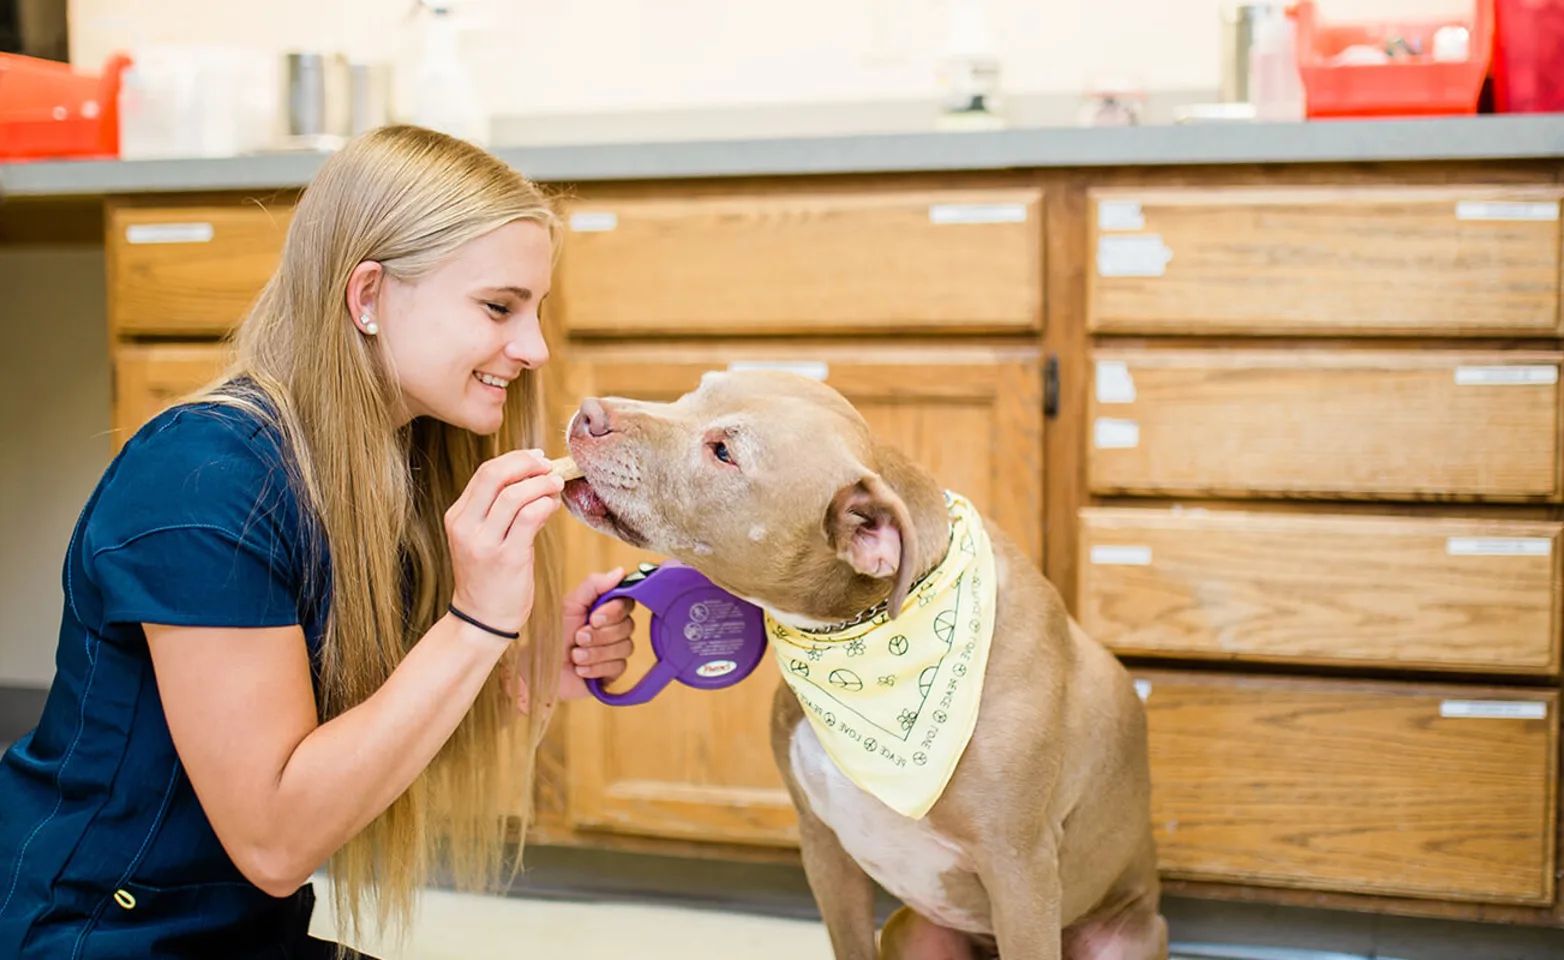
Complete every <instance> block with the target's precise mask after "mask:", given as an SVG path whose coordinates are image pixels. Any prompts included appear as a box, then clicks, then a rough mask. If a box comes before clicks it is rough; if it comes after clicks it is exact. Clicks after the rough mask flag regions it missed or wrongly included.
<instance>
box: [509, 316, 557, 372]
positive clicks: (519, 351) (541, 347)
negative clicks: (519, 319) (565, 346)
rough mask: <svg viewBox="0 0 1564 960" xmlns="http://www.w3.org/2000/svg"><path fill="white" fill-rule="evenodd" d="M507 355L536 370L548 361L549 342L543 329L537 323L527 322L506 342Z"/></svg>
mask: <svg viewBox="0 0 1564 960" xmlns="http://www.w3.org/2000/svg"><path fill="white" fill-rule="evenodd" d="M505 357H506V359H508V360H514V361H516V362H517V363H519V364H521V365H522V366H523V367H526V368H527V369H529V370H536V369H537V368H538V367H541V366H543V364H545V363H547V362H548V343H547V341H545V340H544V339H543V330H542V329H541V328H540V327H539V326H538V325H537V324H535V323H529V324H527V325H526V326H525V327H524V328H523V329H522V330H521V331H520V332H519V333H517V335H516V336H514V337H512V338H511V339H510V342H508V343H506V344H505Z"/></svg>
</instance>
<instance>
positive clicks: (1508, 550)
mask: <svg viewBox="0 0 1564 960" xmlns="http://www.w3.org/2000/svg"><path fill="white" fill-rule="evenodd" d="M1445 552H1446V553H1448V554H1449V555H1450V556H1452V557H1547V556H1552V555H1553V541H1552V540H1551V539H1550V538H1548V537H1446V538H1445Z"/></svg>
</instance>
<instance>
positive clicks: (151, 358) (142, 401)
mask: <svg viewBox="0 0 1564 960" xmlns="http://www.w3.org/2000/svg"><path fill="white" fill-rule="evenodd" d="M228 359H229V348H228V346H227V345H226V344H222V343H158V344H145V345H143V344H119V345H118V346H116V347H115V348H114V449H115V450H118V449H119V448H120V446H121V445H122V444H124V442H125V441H126V440H128V439H130V437H131V436H132V435H133V434H134V433H135V432H136V431H137V430H139V429H141V427H142V426H143V425H144V424H145V423H146V422H147V421H148V420H151V419H152V418H153V417H155V416H157V414H158V413H159V412H161V411H162V410H163V408H165V407H167V406H168V405H169V404H171V403H173V402H174V401H176V400H178V399H179V398H180V397H183V396H184V395H185V394H187V393H191V392H193V391H195V390H197V389H199V388H201V387H203V386H205V385H206V384H207V383H208V382H210V381H211V380H213V379H215V378H216V377H217V375H218V374H220V373H222V371H223V367H224V366H225V365H226V364H227V362H228Z"/></svg>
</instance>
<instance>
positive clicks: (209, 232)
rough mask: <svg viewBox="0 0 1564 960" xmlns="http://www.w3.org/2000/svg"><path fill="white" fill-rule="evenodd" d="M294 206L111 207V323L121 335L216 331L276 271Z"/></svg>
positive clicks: (238, 314) (236, 316)
mask: <svg viewBox="0 0 1564 960" xmlns="http://www.w3.org/2000/svg"><path fill="white" fill-rule="evenodd" d="M292 213H293V211H292V208H291V207H288V206H284V205H278V206H275V207H264V208H263V207H259V206H255V205H253V204H244V203H241V202H240V201H237V200H235V201H233V202H231V203H228V204H222V205H215V204H214V205H188V206H186V205H179V206H159V207H138V206H124V207H111V208H110V209H109V212H108V234H107V244H108V247H107V256H108V274H109V283H108V286H109V289H108V294H109V328H110V329H111V330H113V331H114V332H115V333H116V334H118V335H120V336H192V335H199V336H221V335H223V334H225V333H227V332H228V331H229V330H231V329H232V328H233V327H234V325H235V324H237V323H238V322H239V321H240V320H241V319H243V317H244V313H245V311H246V310H248V309H249V307H250V304H251V303H252V302H254V300H255V298H256V296H257V295H258V294H259V293H260V292H261V288H262V287H264V286H265V285H266V281H267V280H269V279H270V278H271V275H272V273H273V272H274V271H275V270H276V269H277V261H278V259H279V258H280V257H281V255H282V244H283V240H284V239H285V238H286V237H287V233H288V223H289V221H290V220H291V219H292Z"/></svg>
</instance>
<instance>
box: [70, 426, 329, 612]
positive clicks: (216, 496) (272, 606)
mask: <svg viewBox="0 0 1564 960" xmlns="http://www.w3.org/2000/svg"><path fill="white" fill-rule="evenodd" d="M135 444H136V445H135V446H134V447H127V449H126V450H125V451H123V453H122V455H121V457H120V458H119V460H118V461H117V463H116V464H115V467H114V472H113V475H112V476H111V477H110V478H109V479H108V480H107V482H106V484H105V485H104V488H103V490H102V492H101V495H100V496H99V497H98V499H97V502H96V503H95V504H94V505H93V507H92V516H91V517H90V518H89V519H88V522H87V524H86V527H85V533H84V540H83V546H84V548H85V550H84V553H85V556H84V560H85V566H86V572H87V576H88V579H89V580H90V581H91V582H92V583H94V584H95V585H96V586H97V588H98V591H99V593H100V595H101V597H102V611H103V612H102V620H103V624H104V625H107V624H111V623H122V624H125V623H141V622H146V623H163V624H170V625H174V626H210V627H276V626H288V625H291V624H295V623H298V622H299V597H300V594H301V590H302V587H303V584H302V583H301V578H300V568H301V564H300V556H299V550H298V546H299V520H298V518H299V514H298V508H297V503H296V501H295V499H294V497H293V495H292V493H291V491H290V489H289V486H288V475H287V471H286V469H285V468H284V465H283V462H282V459H281V457H280V456H279V455H278V454H277V450H278V447H277V445H276V443H275V440H274V439H273V438H271V437H269V436H268V434H267V428H266V427H265V426H264V425H263V424H261V423H260V422H259V421H257V420H255V419H253V418H252V416H251V415H249V414H244V413H241V412H238V411H232V410H226V409H221V408H216V409H214V408H211V407H191V408H185V409H180V410H177V411H175V412H174V413H173V414H171V415H170V419H169V420H168V422H167V423H165V424H163V425H162V426H161V428H160V429H158V430H156V431H152V432H148V433H145V434H143V435H139V436H138V437H137V438H136V441H135Z"/></svg>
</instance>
